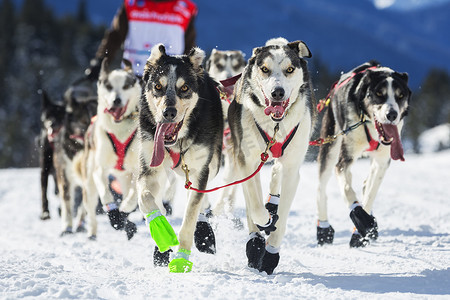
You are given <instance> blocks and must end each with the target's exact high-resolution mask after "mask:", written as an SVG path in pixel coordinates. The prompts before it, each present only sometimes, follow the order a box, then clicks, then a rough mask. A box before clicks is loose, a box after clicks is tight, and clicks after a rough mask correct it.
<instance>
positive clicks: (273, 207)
mask: <svg viewBox="0 0 450 300" xmlns="http://www.w3.org/2000/svg"><path fill="white" fill-rule="evenodd" d="M310 57H311V52H310V51H309V49H308V47H307V46H306V44H305V43H304V42H302V41H295V42H288V41H287V40H286V39H284V38H277V39H272V40H269V41H267V43H266V45H265V46H263V47H258V48H255V49H253V54H252V56H251V58H250V59H249V61H248V64H247V66H246V67H245V69H244V72H243V73H242V77H241V78H240V79H239V81H238V82H237V84H236V87H235V93H236V98H235V101H233V102H232V103H231V105H230V108H229V111H228V122H229V124H230V129H231V134H232V144H233V153H234V157H235V162H236V167H235V169H236V170H237V172H236V173H237V174H240V177H241V178H244V177H245V176H248V175H249V174H252V172H254V171H255V170H256V169H257V167H258V165H259V164H260V163H261V159H260V157H261V153H262V152H264V151H265V148H266V147H268V148H270V149H269V151H268V155H269V158H270V159H274V164H273V166H272V170H271V172H272V175H271V181H270V185H269V190H268V192H269V196H268V197H267V199H266V200H267V201H266V204H265V205H264V201H263V195H262V190H261V182H260V175H259V174H257V175H256V176H254V177H253V178H251V179H249V180H248V181H246V182H244V183H243V184H242V188H243V191H244V197H245V202H246V210H247V221H248V228H249V232H250V235H249V240H248V242H247V246H246V252H247V258H248V266H249V267H251V268H255V269H257V270H259V271H261V272H263V271H264V272H266V273H267V274H272V273H273V271H274V269H275V268H276V267H277V265H278V262H279V259H280V254H279V251H280V247H281V242H282V239H283V236H284V234H285V231H286V223H287V217H288V214H289V209H290V207H291V203H292V200H293V199H294V196H295V193H296V189H297V186H298V183H299V179H300V178H299V176H300V175H299V168H300V165H301V164H302V162H303V159H304V156H305V154H306V151H307V149H308V142H309V138H310V136H311V131H312V128H313V123H314V118H315V117H314V109H313V107H314V102H315V100H314V95H313V90H312V85H311V82H310V76H309V72H308V68H307V62H306V60H305V58H310ZM274 140H275V141H276V142H275V143H273V144H269V143H270V141H272V142H273V141H274ZM261 231H262V232H265V233H266V235H268V236H269V237H268V238H267V241H266V240H265V237H264V236H263V235H262V234H261Z"/></svg>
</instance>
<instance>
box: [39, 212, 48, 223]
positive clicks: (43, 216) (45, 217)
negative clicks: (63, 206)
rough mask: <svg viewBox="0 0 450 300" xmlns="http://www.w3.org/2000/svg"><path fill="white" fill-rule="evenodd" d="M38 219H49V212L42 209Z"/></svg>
mask: <svg viewBox="0 0 450 300" xmlns="http://www.w3.org/2000/svg"><path fill="white" fill-rule="evenodd" d="M40 219H41V220H42V221H44V220H49V219H50V212H48V211H43V212H42V214H41V216H40Z"/></svg>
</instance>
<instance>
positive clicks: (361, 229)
mask: <svg viewBox="0 0 450 300" xmlns="http://www.w3.org/2000/svg"><path fill="white" fill-rule="evenodd" d="M327 98H329V99H330V104H329V106H328V108H327V110H326V112H325V114H324V117H323V122H322V129H321V136H322V137H329V136H334V135H337V136H338V137H337V139H336V140H335V141H334V142H332V143H327V144H324V145H322V146H321V147H320V150H319V157H318V165H319V187H318V195H317V208H318V225H317V241H318V244H319V245H323V244H331V243H332V242H333V236H334V229H333V227H332V226H331V225H330V224H329V222H328V211H327V196H326V187H327V183H328V180H329V178H330V176H331V173H332V170H333V168H335V171H336V176H337V178H338V182H339V186H340V189H341V193H342V195H343V197H344V200H345V203H346V204H347V205H348V207H349V208H350V218H351V220H352V221H353V223H354V225H355V228H356V230H355V231H354V232H353V234H352V237H351V240H350V246H351V247H361V246H365V245H367V244H368V242H369V240H370V239H374V240H375V239H376V238H377V237H378V228H377V227H378V225H377V222H376V219H375V218H374V217H373V215H372V207H373V202H374V200H375V196H376V194H377V191H378V189H379V187H380V184H381V181H382V179H383V177H384V174H385V172H386V170H387V168H388V166H389V163H390V160H391V159H393V160H401V161H403V160H404V157H403V147H402V142H401V140H400V132H401V129H402V127H403V121H404V117H405V116H406V115H407V112H408V105H409V100H410V98H411V91H410V89H409V88H408V74H406V73H397V72H395V71H394V70H392V69H390V68H388V67H383V66H380V65H379V64H378V63H377V62H374V61H371V62H367V63H364V64H362V65H360V66H358V67H356V68H354V69H353V70H351V71H350V72H348V73H346V74H343V75H342V76H341V78H340V80H339V81H338V82H337V83H336V84H335V85H334V87H333V88H332V90H331V91H330V94H329V97H327ZM343 131H346V132H347V134H345V135H343V134H339V133H341V132H343ZM362 155H368V156H369V157H370V159H371V166H370V170H369V175H368V177H367V179H366V180H365V182H364V188H363V195H362V202H360V201H359V200H358V197H357V195H356V193H355V191H354V189H353V187H352V174H351V171H350V169H351V166H352V164H353V162H354V161H356V160H357V159H358V158H359V157H361V156H362Z"/></svg>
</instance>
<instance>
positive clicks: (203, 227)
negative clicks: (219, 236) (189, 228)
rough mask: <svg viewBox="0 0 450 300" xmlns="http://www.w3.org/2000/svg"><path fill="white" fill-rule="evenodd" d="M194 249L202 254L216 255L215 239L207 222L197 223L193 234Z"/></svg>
mask: <svg viewBox="0 0 450 300" xmlns="http://www.w3.org/2000/svg"><path fill="white" fill-rule="evenodd" d="M194 242H195V247H196V248H197V249H198V250H199V251H200V252H204V253H209V254H215V253H216V237H215V235H214V231H213V229H212V227H211V225H210V224H209V223H208V222H204V221H199V222H197V225H196V227H195V232H194Z"/></svg>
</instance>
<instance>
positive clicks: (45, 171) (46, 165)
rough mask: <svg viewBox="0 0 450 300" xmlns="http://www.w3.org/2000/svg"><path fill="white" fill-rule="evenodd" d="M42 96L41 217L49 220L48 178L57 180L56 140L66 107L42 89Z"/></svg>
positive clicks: (39, 139)
mask: <svg viewBox="0 0 450 300" xmlns="http://www.w3.org/2000/svg"><path fill="white" fill-rule="evenodd" d="M41 96H42V104H41V133H40V135H39V137H38V139H37V144H38V147H39V154H40V155H39V164H40V168H41V203H42V213H41V217H40V218H41V220H47V219H50V211H49V209H48V198H47V187H48V178H49V176H50V175H52V176H53V179H54V180H55V182H56V174H55V168H54V166H53V151H54V148H55V143H54V142H55V138H56V136H57V135H58V134H59V132H60V130H61V127H62V123H63V120H64V113H65V107H64V105H63V104H62V103H53V102H52V101H51V99H50V98H49V97H48V94H47V92H45V91H42V93H41ZM58 192H59V191H58V187H57V184H55V194H58Z"/></svg>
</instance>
